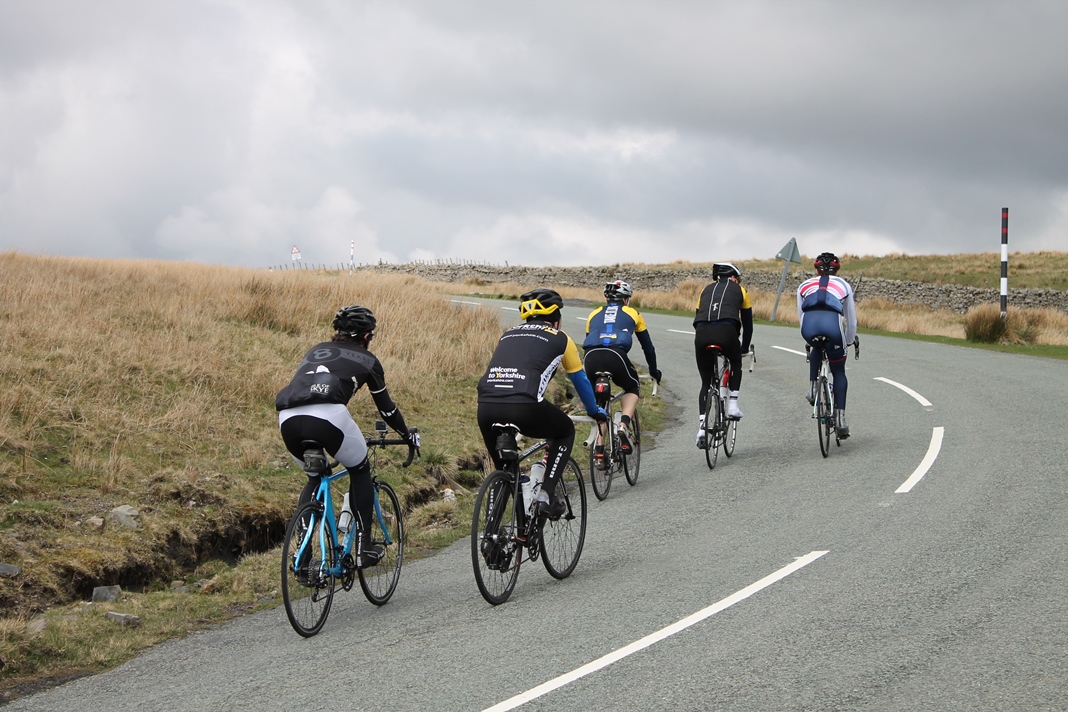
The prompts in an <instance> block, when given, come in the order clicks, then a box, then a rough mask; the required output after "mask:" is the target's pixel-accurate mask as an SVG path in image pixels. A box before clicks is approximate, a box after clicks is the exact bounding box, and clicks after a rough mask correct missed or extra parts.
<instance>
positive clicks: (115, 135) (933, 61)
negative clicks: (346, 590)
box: [0, 0, 1068, 265]
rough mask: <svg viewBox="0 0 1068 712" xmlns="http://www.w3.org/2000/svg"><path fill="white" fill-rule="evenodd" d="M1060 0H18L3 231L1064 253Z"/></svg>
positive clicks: (2, 120)
mask: <svg viewBox="0 0 1068 712" xmlns="http://www.w3.org/2000/svg"><path fill="white" fill-rule="evenodd" d="M1066 28H1068V5H1066V4H1064V3H1059V2H1042V1H1039V0H1035V1H1025V2H1017V3H1004V2H993V1H985V2H984V1H982V0H980V1H976V2H953V1H949V2H937V3H931V2H922V3H921V2H870V3H855V2H815V1H812V2H790V3H785V2H746V3H736V2H684V1H681V0H680V1H678V2H658V3H652V2H625V1H616V2H596V1H591V2H583V3H563V2H549V3H526V4H519V3H516V4H508V5H501V4H499V3H489V2H463V1H462V0H458V1H453V2H449V3H440V2H431V1H429V0H427V1H425V2H398V3H377V2H356V3H337V2H326V1H322V2H314V1H313V2H303V3H296V2H289V1H286V0H265V1H263V2H250V1H245V0H224V1H218V2H215V1H211V2H209V1H202V2H155V3H141V2H132V1H131V2H121V1H119V0H113V1H111V2H99V3H81V2H75V1H74V0H71V1H70V2H62V1H60V0H53V1H52V2H47V1H46V2H12V3H6V4H4V5H0V106H3V107H4V111H2V112H0V247H3V248H14V249H20V250H27V251H43V252H51V253H61V254H93V255H99V256H111V257H121V256H161V257H167V258H182V259H202V260H210V261H219V262H231V263H243V264H260V265H262V264H272V263H274V264H277V263H279V262H280V261H283V260H284V259H287V258H288V254H289V250H290V248H291V247H292V245H293V244H298V243H299V244H300V246H301V249H302V252H303V253H304V255H305V257H306V259H312V260H315V261H344V260H347V259H348V251H349V243H350V241H351V240H355V241H356V242H357V244H358V249H359V251H360V254H359V255H358V256H357V259H358V260H359V259H360V257H363V258H364V261H375V260H378V259H389V260H405V259H410V258H413V257H416V258H425V259H432V258H439V257H454V258H455V257H459V258H468V259H475V258H479V257H480V256H481V255H484V254H486V251H485V245H486V244H489V243H493V244H494V246H495V249H494V251H493V253H494V254H495V255H510V256H509V257H502V258H501V259H502V260H503V259H509V260H510V261H511V262H513V263H514V262H528V263H540V262H556V263H580V262H589V261H596V262H606V261H607V262H615V261H618V260H619V258H618V257H615V256H612V257H611V258H609V259H604V257H603V256H604V249H603V245H604V244H606V243H609V244H613V245H615V246H616V248H617V251H618V252H619V253H620V254H624V255H626V258H627V259H633V260H644V261H662V260H669V259H676V258H684V259H685V258H688V259H695V260H707V259H716V258H720V257H729V258H733V259H743V258H746V257H752V256H757V257H767V256H771V255H773V254H774V252H775V251H776V250H777V249H778V248H779V247H781V245H782V244H783V243H784V242H785V241H786V240H787V239H789V237H793V236H796V237H797V238H798V241H799V243H800V245H801V248H802V250H803V251H806V252H810V253H814V252H818V251H820V250H822V249H835V250H841V251H849V252H872V253H877V254H880V253H885V252H893V251H906V252H913V253H927V252H963V251H968V252H974V251H993V250H996V249H998V243H999V239H1000V210H1001V208H1002V207H1003V206H1010V209H1011V211H1012V235H1013V238H1014V248H1015V249H1023V250H1027V249H1041V248H1053V249H1058V248H1059V249H1063V248H1064V245H1065V240H1064V237H1063V236H1064V232H1065V230H1066V229H1068V216H1066V211H1068V161H1066V159H1068V134H1066V132H1065V131H1064V130H1063V127H1064V126H1066V125H1068V96H1066V93H1065V92H1064V91H1063V90H1062V89H1063V87H1064V86H1066V84H1068V81H1066V80H1068V49H1066V47H1068V45H1066V43H1064V42H1063V41H1062V39H1061V38H1062V35H1063V33H1064V30H1065V29H1066Z"/></svg>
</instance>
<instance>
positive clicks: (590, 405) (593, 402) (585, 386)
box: [567, 369, 599, 417]
mask: <svg viewBox="0 0 1068 712" xmlns="http://www.w3.org/2000/svg"><path fill="white" fill-rule="evenodd" d="M567 377H568V378H570V379H571V383H573V384H574V386H575V392H576V393H578V397H579V398H580V399H581V400H582V405H583V407H584V408H585V409H586V413H587V414H589V415H590V416H591V417H592V416H593V414H594V413H596V412H597V411H598V410H599V408H598V407H597V399H596V398H594V396H593V386H592V385H590V377H589V376H587V375H586V372H585V371H583V370H581V369H580V370H578V371H575V372H574V373H569V374H567Z"/></svg>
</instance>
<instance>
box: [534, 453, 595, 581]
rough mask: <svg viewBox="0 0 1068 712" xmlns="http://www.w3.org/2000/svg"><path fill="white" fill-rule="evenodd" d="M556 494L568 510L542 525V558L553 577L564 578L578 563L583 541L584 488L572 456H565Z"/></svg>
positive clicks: (584, 519) (584, 525)
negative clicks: (564, 463)
mask: <svg viewBox="0 0 1068 712" xmlns="http://www.w3.org/2000/svg"><path fill="white" fill-rule="evenodd" d="M556 497H557V499H559V498H561V497H562V498H563V500H564V502H566V503H567V511H566V512H565V513H564V514H563V515H562V516H561V517H560V518H559V519H557V520H556V521H555V522H554V521H553V520H551V519H546V520H544V521H543V522H542V525H541V544H540V545H541V560H542V562H544V564H545V570H546V571H548V572H549V575H550V576H552V577H553V578H558V579H562V578H567V577H568V576H570V575H571V572H572V571H574V570H575V566H577V565H578V561H579V557H580V556H582V545H583V544H584V543H585V541H586V487H585V486H584V484H583V482H582V471H581V470H579V466H578V463H577V462H575V459H574V458H568V461H567V464H566V465H565V466H564V468H563V470H562V471H561V472H560V478H559V479H558V480H557V482H556Z"/></svg>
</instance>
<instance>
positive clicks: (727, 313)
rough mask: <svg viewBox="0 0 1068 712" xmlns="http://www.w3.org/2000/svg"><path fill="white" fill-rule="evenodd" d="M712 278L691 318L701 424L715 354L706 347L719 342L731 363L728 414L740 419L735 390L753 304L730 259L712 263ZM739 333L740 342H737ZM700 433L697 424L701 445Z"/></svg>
mask: <svg viewBox="0 0 1068 712" xmlns="http://www.w3.org/2000/svg"><path fill="white" fill-rule="evenodd" d="M712 278H713V280H715V281H713V282H712V283H711V284H708V285H707V286H706V287H705V288H704V291H702V292H701V298H700V299H699V300H698V302H697V310H696V313H695V315H694V320H693V326H694V331H695V332H696V333H695V335H694V352H695V354H696V357H697V370H698V372H699V373H700V374H701V390H700V391H699V395H698V407H699V410H698V412H699V413H700V414H701V416H700V417H701V426H703V425H704V417H705V415H704V414H705V398H706V397H707V394H708V386H709V384H710V383H711V382H712V369H713V367H714V365H715V354H714V353H713V352H711V351H709V350H708V348H707V347H708V346H709V345H712V344H714V345H716V346H719V347H720V349H722V350H723V353H724V354H725V355H726V357H727V362H728V363H729V364H730V367H731V377H730V381H729V382H728V384H727V387H728V389H729V390H730V398H729V400H728V401H727V417H728V418H735V419H741V417H742V411H741V409H740V408H738V394H739V390H740V389H741V387H742V354H743V353H745V352H747V351H749V346H750V344H751V343H752V340H753V305H752V304H751V303H750V302H749V293H748V292H746V291H745V287H743V286H742V285H741V278H742V271H741V270H740V269H738V268H737V267H735V266H734V265H732V264H731V263H730V262H720V263H716V264H714V265H712ZM739 333H741V338H742V342H741V344H739V343H738V336H739ZM703 434H704V428H703V427H699V428H698V431H697V446H698V447H701V446H702V445H703V443H702V442H701V438H702V436H703Z"/></svg>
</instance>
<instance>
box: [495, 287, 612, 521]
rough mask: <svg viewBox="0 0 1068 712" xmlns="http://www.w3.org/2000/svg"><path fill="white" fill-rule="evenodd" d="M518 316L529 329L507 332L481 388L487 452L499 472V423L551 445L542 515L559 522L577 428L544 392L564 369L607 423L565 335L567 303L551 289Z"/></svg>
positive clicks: (529, 296)
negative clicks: (562, 481) (559, 494)
mask: <svg viewBox="0 0 1068 712" xmlns="http://www.w3.org/2000/svg"><path fill="white" fill-rule="evenodd" d="M520 299H521V303H520V305H519V315H520V316H521V317H523V320H524V323H522V324H519V325H518V326H513V327H512V328H510V329H508V330H507V331H505V332H504V334H503V335H502V336H501V338H500V340H499V341H498V342H497V348H496V349H495V350H494V352H493V356H492V357H491V358H490V363H489V366H488V367H487V368H486V373H485V374H484V375H483V376H482V378H481V380H479V382H478V427H479V430H481V431H482V439H483V440H484V441H485V443H486V450H488V451H489V453H490V457H492V458H493V464H494V466H495V467H496V468H497V469H501V468H502V467H503V465H504V463H503V462H500V461H499V458H498V455H497V447H496V445H497V443H496V438H495V437H494V435H493V424H494V423H512V424H513V425H515V426H516V427H518V428H519V432H521V433H523V434H524V435H527V436H530V437H533V438H544V439H546V440H548V441H549V446H548V448H547V449H546V462H545V484H544V486H543V488H542V491H541V492H540V493H539V494H538V505H537V506H538V511H539V512H540V513H542V514H544V515H546V516H548V517H550V518H554V519H556V518H559V517H560V516H561V515H562V514H563V513H564V511H565V509H566V504H565V503H564V502H563V500H557V499H556V498H555V496H554V494H555V492H556V482H557V480H558V479H559V474H560V472H561V471H562V470H563V468H564V466H566V465H567V461H568V459H569V458H570V457H571V448H572V447H573V446H574V444H575V424H574V423H572V422H571V418H569V417H568V416H567V414H566V413H564V411H562V410H560V408H558V407H557V406H555V405H553V404H552V403H551V402H549V401H547V400H545V390H546V388H548V386H549V381H550V380H551V379H552V377H553V374H554V373H556V368H557V367H558V366H560V365H562V366H563V367H564V371H565V372H567V375H568V376H569V377H570V378H571V382H572V383H573V384H574V386H575V391H576V392H577V393H578V395H579V397H580V398H581V399H582V404H583V405H584V406H585V407H586V413H587V414H589V416H590V417H592V418H595V419H597V420H602V421H603V420H607V419H608V416H607V415H606V414H605V412H604V410H602V409H601V408H598V407H597V402H596V400H595V399H594V397H593V386H591V385H590V380H589V379H588V378H586V372H585V371H583V370H582V360H581V359H580V358H579V355H578V348H577V347H576V346H575V342H574V341H572V340H571V337H570V336H568V335H567V334H565V333H564V332H563V331H561V330H560V310H561V309H562V308H563V305H564V301H563V299H561V297H560V295H559V294H558V293H557V292H556V291H554V290H552V289H544V288H542V289H535V290H532V291H530V292H527V293H526V294H524V295H523V296H522V297H520Z"/></svg>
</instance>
